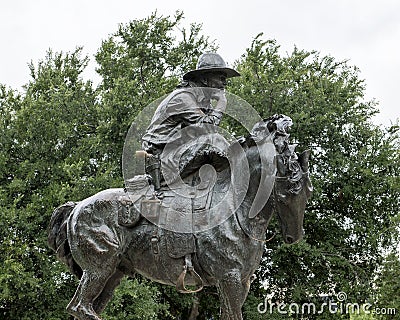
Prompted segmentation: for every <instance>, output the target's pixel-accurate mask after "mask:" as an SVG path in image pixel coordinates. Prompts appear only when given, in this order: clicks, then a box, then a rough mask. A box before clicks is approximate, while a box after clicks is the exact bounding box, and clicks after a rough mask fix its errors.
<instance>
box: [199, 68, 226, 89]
mask: <svg viewBox="0 0 400 320" xmlns="http://www.w3.org/2000/svg"><path fill="white" fill-rule="evenodd" d="M204 77H205V79H206V81H207V86H208V87H209V88H214V89H221V90H223V89H225V87H226V75H225V73H223V72H210V73H207V74H205V75H204Z"/></svg>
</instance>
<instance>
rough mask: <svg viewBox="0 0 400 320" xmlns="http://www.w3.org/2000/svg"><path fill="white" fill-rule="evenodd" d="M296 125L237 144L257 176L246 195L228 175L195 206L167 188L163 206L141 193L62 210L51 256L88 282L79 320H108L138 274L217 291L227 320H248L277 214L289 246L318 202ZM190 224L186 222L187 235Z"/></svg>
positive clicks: (79, 301) (265, 128)
mask: <svg viewBox="0 0 400 320" xmlns="http://www.w3.org/2000/svg"><path fill="white" fill-rule="evenodd" d="M290 125H291V119H290V118H288V117H286V116H283V115H279V116H273V117H271V118H268V119H266V120H263V121H261V122H259V123H257V124H256V125H255V126H254V128H253V130H252V131H251V133H250V135H249V136H248V137H246V138H242V139H239V141H237V142H236V145H237V146H240V148H241V149H242V150H243V154H242V155H237V154H236V153H234V156H235V155H236V156H237V157H241V158H242V159H241V160H245V161H238V162H237V163H238V165H240V164H241V163H246V164H243V166H244V167H243V168H241V167H239V168H237V169H239V170H237V172H239V174H238V175H237V176H238V177H239V179H241V177H242V175H243V172H248V174H249V177H248V181H247V182H246V183H243V185H242V184H240V181H239V183H237V182H235V181H233V182H234V183H232V181H231V179H232V177H231V176H232V168H230V167H229V166H228V167H225V168H223V169H222V170H220V171H219V172H217V173H216V176H214V180H213V182H214V184H213V185H212V186H211V187H210V188H208V189H207V188H206V189H205V190H206V192H205V193H204V192H203V195H202V196H201V197H197V196H194V197H191V198H190V199H189V200H188V201H187V199H186V198H185V197H184V196H182V195H180V194H179V193H177V192H172V191H173V190H172V189H173V188H171V190H169V189H167V188H166V189H165V190H164V191H163V194H164V198H163V199H159V198H157V197H155V196H154V195H152V192H153V191H154V190H152V186H151V185H148V184H145V185H144V186H143V185H142V186H141V187H138V188H136V189H133V190H132V189H131V190H129V188H127V189H128V190H127V189H126V188H125V189H123V188H119V189H107V190H104V191H101V192H99V193H97V194H95V195H93V196H91V197H89V198H87V199H84V200H82V201H80V202H78V203H74V202H68V203H66V204H64V205H62V206H60V207H58V208H57V209H55V211H54V213H53V215H52V218H51V221H50V227H49V237H48V242H49V246H50V247H51V248H52V249H53V250H54V251H55V252H56V254H57V257H58V258H59V259H60V260H61V261H62V262H63V263H65V264H66V265H67V267H68V268H69V270H70V271H71V272H72V273H73V274H74V275H76V276H77V277H78V278H79V279H80V282H79V286H78V288H77V289H76V292H75V295H74V297H73V298H72V300H71V301H70V303H69V304H68V306H67V311H68V313H70V314H71V315H73V316H74V317H76V318H77V319H79V320H89V319H90V320H101V318H100V316H99V314H100V313H101V312H102V311H103V310H104V308H105V306H106V304H107V303H108V301H109V300H110V299H111V298H112V295H113V292H114V290H115V288H116V287H117V286H118V285H119V283H120V281H121V279H122V278H123V277H124V276H125V275H129V276H134V275H135V274H137V273H138V274H141V275H142V276H144V277H146V278H149V279H151V280H153V281H156V282H159V283H162V284H167V285H175V286H176V287H177V289H178V290H179V291H181V292H196V291H199V290H201V288H202V287H203V286H216V287H217V288H218V292H219V296H220V301H221V319H224V320H240V319H242V311H241V308H242V306H243V303H244V301H245V299H246V297H247V294H248V291H249V288H250V281H251V279H252V276H253V274H254V272H255V270H256V269H257V268H258V266H259V263H260V260H261V257H262V254H263V249H264V245H265V242H266V241H267V240H266V231H267V227H268V224H269V221H270V219H271V218H272V216H273V213H274V212H276V214H277V217H278V220H279V223H280V228H281V233H282V236H283V240H284V242H285V243H287V244H293V243H295V242H297V241H299V240H300V239H302V237H303V217H304V212H305V206H306V202H307V200H308V199H309V197H310V196H311V193H312V185H311V181H310V179H309V175H308V158H309V155H310V151H305V152H303V153H302V154H297V153H295V152H294V148H295V146H293V145H290V144H289V143H288V136H289V135H288V134H287V132H286V130H287V129H288V128H289V127H290ZM245 167H246V168H245ZM214 173H215V171H214ZM139 181H142V182H143V180H139ZM235 184H236V185H235ZM227 185H228V186H229V185H230V186H231V187H232V186H233V188H227V187H226V186H227ZM227 189H228V190H227ZM231 189H233V191H232V190H231ZM238 190H239V191H238ZM240 194H241V195H242V197H241V198H240ZM227 195H228V196H227ZM237 198H240V199H239V200H240V201H237V203H236V204H235V205H233V204H232V203H235V201H236V200H235V199H237ZM225 199H228V200H225ZM224 201H225V202H226V203H225V204H224V205H223V206H218V204H219V203H220V202H224ZM196 206H197V207H196ZM188 207H189V208H190V210H187V208H188ZM171 208H173V210H172V209H171ZM213 208H214V209H213ZM215 208H216V209H215ZM185 210H186V211H185ZM221 215H222V216H223V218H218V217H220V216H221ZM187 216H189V219H186V218H185V217H187ZM180 219H182V220H184V221H186V222H182V224H183V227H182V225H181V224H180ZM188 221H190V222H191V223H189V222H188Z"/></svg>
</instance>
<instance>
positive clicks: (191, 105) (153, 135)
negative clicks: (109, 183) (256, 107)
mask: <svg viewBox="0 0 400 320" xmlns="http://www.w3.org/2000/svg"><path fill="white" fill-rule="evenodd" d="M237 76H240V74H239V73H238V72H237V71H235V70H234V69H231V68H228V67H227V66H226V64H225V61H224V60H223V59H222V57H221V56H220V55H219V54H217V53H204V54H202V55H201V56H200V57H199V59H198V62H197V67H196V69H195V70H192V71H189V72H187V73H186V74H184V76H183V81H182V82H181V83H180V84H179V85H178V86H177V88H176V89H175V90H174V91H173V92H172V93H171V94H169V95H168V96H167V97H166V98H165V99H164V100H163V101H162V102H161V103H160V105H159V106H158V108H157V110H156V111H155V113H154V116H153V118H152V120H151V123H150V125H149V127H148V128H147V130H146V132H145V134H144V135H143V137H142V147H143V149H144V150H145V151H146V152H147V156H146V173H147V174H148V175H150V176H151V180H152V184H153V186H154V189H155V190H156V191H157V190H160V188H161V186H162V184H163V183H165V182H167V183H168V182H172V181H174V180H175V179H176V178H177V177H181V178H183V177H184V176H188V175H190V174H191V173H193V172H195V171H196V170H198V169H199V167H201V166H202V165H203V164H204V163H209V164H212V165H213V166H217V165H218V163H220V164H221V163H223V162H226V161H224V160H226V159H224V152H223V150H222V149H223V148H222V149H221V148H218V147H216V145H218V143H216V142H215V141H213V142H211V141H210V137H212V136H213V134H212V133H215V130H216V129H215V127H218V126H219V124H220V122H221V119H222V116H223V114H224V111H225V108H226V104H227V99H226V96H225V91H224V89H225V86H226V79H227V78H231V77H237ZM214 136H215V135H214ZM193 141H195V142H193ZM164 168H167V169H168V168H169V170H164Z"/></svg>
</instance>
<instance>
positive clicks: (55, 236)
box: [47, 201, 82, 278]
mask: <svg viewBox="0 0 400 320" xmlns="http://www.w3.org/2000/svg"><path fill="white" fill-rule="evenodd" d="M75 206H76V203H75V202H72V201H70V202H67V203H65V204H63V205H61V206H59V207H58V208H57V209H55V210H54V212H53V214H52V216H51V220H50V225H49V234H48V238H47V243H48V244H49V247H50V248H51V249H53V250H54V251H55V252H56V254H57V258H58V259H59V260H60V261H62V262H63V263H65V264H66V265H67V267H68V268H69V270H70V271H71V272H72V273H73V274H74V275H76V276H77V277H78V278H81V276H82V269H81V267H80V266H79V265H78V264H77V263H76V261H75V260H74V258H73V257H72V253H71V248H70V246H69V242H68V236H67V221H68V218H69V217H70V214H71V212H72V210H73V209H74V208H75Z"/></svg>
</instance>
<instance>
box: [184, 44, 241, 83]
mask: <svg viewBox="0 0 400 320" xmlns="http://www.w3.org/2000/svg"><path fill="white" fill-rule="evenodd" d="M238 76H240V74H239V72H237V71H236V70H234V69H232V68H228V67H227V66H226V63H225V61H224V59H222V57H221V56H220V55H219V54H218V53H214V52H207V53H203V54H202V55H201V56H200V57H199V60H198V61H197V66H196V69H195V70H192V71H189V72H187V73H186V74H184V75H183V80H187V81H194V82H200V83H201V84H202V85H204V86H206V87H209V88H216V89H224V88H225V86H226V79H227V78H232V77H238Z"/></svg>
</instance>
